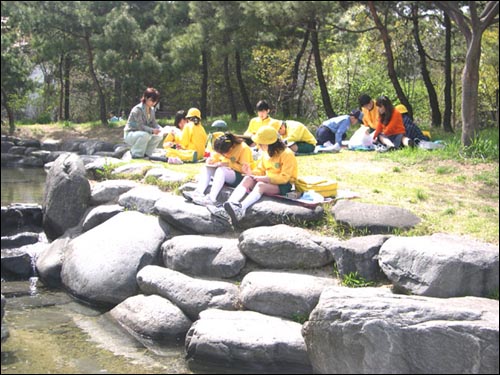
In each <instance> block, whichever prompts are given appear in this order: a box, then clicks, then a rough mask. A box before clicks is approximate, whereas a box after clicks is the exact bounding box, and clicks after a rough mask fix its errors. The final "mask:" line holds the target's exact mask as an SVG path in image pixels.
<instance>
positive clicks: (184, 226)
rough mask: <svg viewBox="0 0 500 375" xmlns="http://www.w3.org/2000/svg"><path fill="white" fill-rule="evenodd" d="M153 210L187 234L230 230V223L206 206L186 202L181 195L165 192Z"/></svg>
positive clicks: (220, 232) (218, 232)
mask: <svg viewBox="0 0 500 375" xmlns="http://www.w3.org/2000/svg"><path fill="white" fill-rule="evenodd" d="M155 210H156V211H157V212H158V214H159V215H160V217H162V218H163V220H165V221H166V222H167V223H169V224H170V225H172V226H173V227H175V228H177V229H178V230H180V231H182V232H183V233H188V234H222V233H225V232H228V231H232V228H231V226H230V224H229V223H228V222H226V221H223V220H219V219H217V218H216V217H214V216H212V214H211V213H210V212H209V211H208V209H207V208H206V207H203V206H198V205H195V204H193V203H189V202H186V200H185V199H184V198H183V197H180V196H178V195H173V194H168V195H167V194H166V195H164V197H163V198H162V199H159V200H158V201H157V202H156V204H155Z"/></svg>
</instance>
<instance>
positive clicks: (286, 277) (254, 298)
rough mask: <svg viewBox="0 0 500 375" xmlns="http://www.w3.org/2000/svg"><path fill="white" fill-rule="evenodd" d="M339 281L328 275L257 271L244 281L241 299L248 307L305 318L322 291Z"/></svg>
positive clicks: (288, 316)
mask: <svg viewBox="0 0 500 375" xmlns="http://www.w3.org/2000/svg"><path fill="white" fill-rule="evenodd" d="M337 284H338V281H337V280H336V279H333V278H327V277H317V276H312V275H306V274H300V273H292V272H271V271H254V272H250V273H249V274H247V275H246V276H245V277H244V278H243V280H242V282H241V287H240V290H241V302H242V303H243V306H244V307H245V308H246V309H247V310H253V311H258V312H260V313H263V314H267V315H272V316H280V317H283V318H285V319H290V320H295V321H304V320H307V318H308V317H309V314H310V313H311V311H312V309H314V307H315V306H316V304H317V303H318V300H319V296H320V295H321V292H322V291H323V290H324V289H325V288H326V287H328V286H334V285H337Z"/></svg>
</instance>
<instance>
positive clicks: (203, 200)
mask: <svg viewBox="0 0 500 375" xmlns="http://www.w3.org/2000/svg"><path fill="white" fill-rule="evenodd" d="M193 203H194V204H197V205H199V206H205V207H206V206H216V203H217V202H214V201H213V200H212V198H210V196H208V195H196V196H193Z"/></svg>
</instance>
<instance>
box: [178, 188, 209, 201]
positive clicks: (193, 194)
mask: <svg viewBox="0 0 500 375" xmlns="http://www.w3.org/2000/svg"><path fill="white" fill-rule="evenodd" d="M182 196H183V197H184V198H186V200H188V201H194V200H195V199H198V200H200V199H202V198H203V197H205V195H204V194H201V193H200V192H197V191H196V190H193V191H183V192H182Z"/></svg>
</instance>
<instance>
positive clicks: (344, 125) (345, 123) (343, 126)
mask: <svg viewBox="0 0 500 375" xmlns="http://www.w3.org/2000/svg"><path fill="white" fill-rule="evenodd" d="M349 126H351V119H350V117H347V118H346V119H345V120H342V122H341V123H340V124H339V127H338V129H337V132H336V133H335V143H337V144H338V145H339V146H342V138H343V137H344V134H345V133H346V131H347V129H349Z"/></svg>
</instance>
